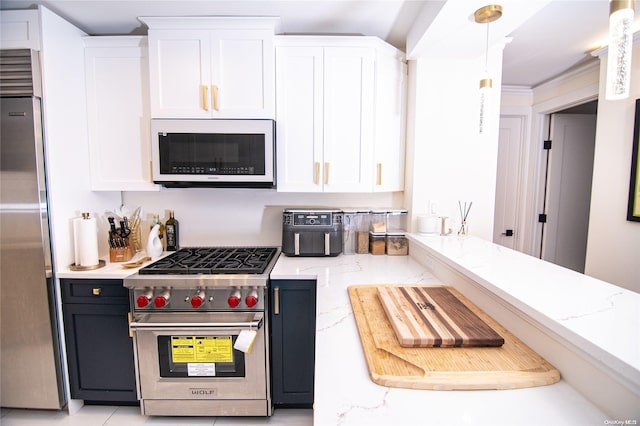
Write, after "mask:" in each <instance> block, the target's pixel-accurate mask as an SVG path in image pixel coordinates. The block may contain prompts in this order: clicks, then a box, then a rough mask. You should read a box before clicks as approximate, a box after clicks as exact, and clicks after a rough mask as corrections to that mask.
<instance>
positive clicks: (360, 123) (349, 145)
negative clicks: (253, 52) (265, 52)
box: [276, 46, 374, 192]
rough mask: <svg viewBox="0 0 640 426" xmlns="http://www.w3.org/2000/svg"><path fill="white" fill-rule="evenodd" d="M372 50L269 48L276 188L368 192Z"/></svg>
mask: <svg viewBox="0 0 640 426" xmlns="http://www.w3.org/2000/svg"><path fill="white" fill-rule="evenodd" d="M373 58H374V56H373V50H372V49H369V48H359V47H321V46H281V47H278V48H277V51H276V62H277V65H276V68H277V71H278V72H277V78H276V80H277V81H276V87H277V96H276V99H277V101H276V104H277V112H276V123H277V136H278V141H277V150H278V182H277V188H278V191H280V192H322V191H324V192H370V191H371V178H372V170H371V167H370V164H371V162H372V153H373V151H372V146H373V98H374V94H373V88H374V85H373V78H374V68H373Z"/></svg>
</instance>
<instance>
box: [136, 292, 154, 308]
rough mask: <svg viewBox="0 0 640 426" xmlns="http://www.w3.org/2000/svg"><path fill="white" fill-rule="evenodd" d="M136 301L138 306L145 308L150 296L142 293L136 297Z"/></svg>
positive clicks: (149, 301)
mask: <svg viewBox="0 0 640 426" xmlns="http://www.w3.org/2000/svg"><path fill="white" fill-rule="evenodd" d="M136 303H137V305H138V308H146V307H147V306H148V305H149V303H151V296H149V295H147V294H142V295H140V296H138V298H137V299H136Z"/></svg>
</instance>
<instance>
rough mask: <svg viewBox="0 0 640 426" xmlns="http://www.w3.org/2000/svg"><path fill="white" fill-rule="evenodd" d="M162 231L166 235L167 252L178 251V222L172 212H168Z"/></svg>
mask: <svg viewBox="0 0 640 426" xmlns="http://www.w3.org/2000/svg"><path fill="white" fill-rule="evenodd" d="M164 231H165V233H166V234H167V251H176V250H178V248H179V247H178V221H177V220H176V218H175V217H174V216H173V210H170V211H169V219H167V222H166V223H165V225H164Z"/></svg>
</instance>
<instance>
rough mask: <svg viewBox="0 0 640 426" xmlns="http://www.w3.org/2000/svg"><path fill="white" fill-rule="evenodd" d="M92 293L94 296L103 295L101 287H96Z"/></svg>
mask: <svg viewBox="0 0 640 426" xmlns="http://www.w3.org/2000/svg"><path fill="white" fill-rule="evenodd" d="M92 293H93V295H94V296H100V293H102V289H101V288H100V287H94V288H93V291H92Z"/></svg>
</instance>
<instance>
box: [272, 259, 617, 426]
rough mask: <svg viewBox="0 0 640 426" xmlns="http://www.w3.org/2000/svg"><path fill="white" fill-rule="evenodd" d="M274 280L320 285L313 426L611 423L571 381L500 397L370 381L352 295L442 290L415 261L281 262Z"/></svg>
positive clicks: (495, 393)
mask: <svg viewBox="0 0 640 426" xmlns="http://www.w3.org/2000/svg"><path fill="white" fill-rule="evenodd" d="M271 278H272V279H317V281H318V284H317V314H316V318H317V323H316V360H315V362H316V365H315V402H314V425H317V426H336V425H345V426H347V425H353V426H361V425H362V426H365V425H366V426H375V425H380V426H382V425H384V426H387V425H403V426H413V425H426V424H433V425H507V424H508V425H541V424H553V425H570V426H574V425H578V424H581V425H582V424H584V425H586V424H592V425H602V424H605V423H604V422H605V421H606V420H608V419H609V418H608V417H607V416H606V414H604V413H603V412H602V411H600V410H599V409H598V408H597V407H595V406H594V405H593V404H592V403H591V402H589V401H588V400H587V399H586V398H584V397H583V396H582V395H581V394H579V393H578V392H577V391H576V390H575V389H573V388H572V387H571V386H569V384H567V383H566V382H565V381H563V380H561V381H560V382H558V383H556V384H554V385H550V386H542V387H534V388H525V389H515V390H499V391H489V390H487V391H432V390H412V389H400V388H390V387H385V386H380V385H377V384H375V383H373V382H372V381H371V379H370V378H369V372H368V368H367V365H366V361H365V358H364V353H363V350H362V345H361V343H360V338H359V335H358V330H357V327H356V324H355V319H354V316H353V311H352V309H351V304H350V301H349V295H348V293H347V288H348V287H349V286H351V285H360V284H361V285H365V284H418V283H420V284H436V283H440V281H439V280H437V279H436V278H435V277H434V276H433V275H432V274H431V273H430V272H429V271H428V270H427V269H426V268H425V267H424V266H422V265H421V264H420V263H418V262H417V261H415V260H414V259H413V258H412V257H410V256H375V255H370V254H360V255H340V256H337V257H333V258H317V257H313V258H302V257H286V256H284V255H281V256H280V259H279V260H278V262H277V263H276V266H275V268H274V270H273V271H272V273H271Z"/></svg>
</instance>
